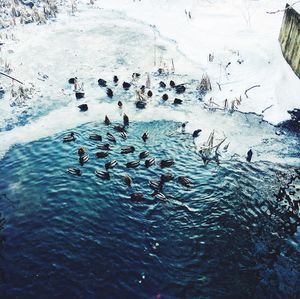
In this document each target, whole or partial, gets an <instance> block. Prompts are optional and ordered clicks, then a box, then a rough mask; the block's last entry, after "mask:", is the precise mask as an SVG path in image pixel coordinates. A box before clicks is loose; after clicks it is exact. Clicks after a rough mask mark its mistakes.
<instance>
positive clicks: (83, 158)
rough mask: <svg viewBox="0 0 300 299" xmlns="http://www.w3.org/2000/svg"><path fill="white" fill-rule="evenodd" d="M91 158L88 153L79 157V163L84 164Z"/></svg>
mask: <svg viewBox="0 0 300 299" xmlns="http://www.w3.org/2000/svg"><path fill="white" fill-rule="evenodd" d="M88 160H89V156H88V155H87V154H85V155H83V156H81V157H79V164H80V165H83V164H84V163H86V162H87V161H88Z"/></svg>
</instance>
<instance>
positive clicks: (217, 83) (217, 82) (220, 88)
mask: <svg viewBox="0 0 300 299" xmlns="http://www.w3.org/2000/svg"><path fill="white" fill-rule="evenodd" d="M217 84H218V86H219V89H220V91H221V90H222V89H221V85H220V83H218V82H217Z"/></svg>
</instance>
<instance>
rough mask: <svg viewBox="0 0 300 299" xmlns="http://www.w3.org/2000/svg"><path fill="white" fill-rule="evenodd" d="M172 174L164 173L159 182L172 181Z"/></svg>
mask: <svg viewBox="0 0 300 299" xmlns="http://www.w3.org/2000/svg"><path fill="white" fill-rule="evenodd" d="M173 177H174V176H173V174H172V173H171V172H168V173H164V174H162V175H161V176H160V181H161V182H163V183H167V182H170V181H171V180H172V179H173Z"/></svg>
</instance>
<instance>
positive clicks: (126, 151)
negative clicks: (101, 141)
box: [121, 146, 135, 154]
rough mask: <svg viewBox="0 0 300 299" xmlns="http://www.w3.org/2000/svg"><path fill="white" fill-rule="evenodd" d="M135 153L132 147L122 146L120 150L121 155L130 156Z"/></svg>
mask: <svg viewBox="0 0 300 299" xmlns="http://www.w3.org/2000/svg"><path fill="white" fill-rule="evenodd" d="M134 151H135V147H134V146H124V147H122V148H121V154H130V153H133V152H134Z"/></svg>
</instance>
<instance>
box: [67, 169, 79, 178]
mask: <svg viewBox="0 0 300 299" xmlns="http://www.w3.org/2000/svg"><path fill="white" fill-rule="evenodd" d="M67 172H68V173H70V174H73V175H77V176H81V174H82V173H81V170H80V169H78V168H68V169H67Z"/></svg>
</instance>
